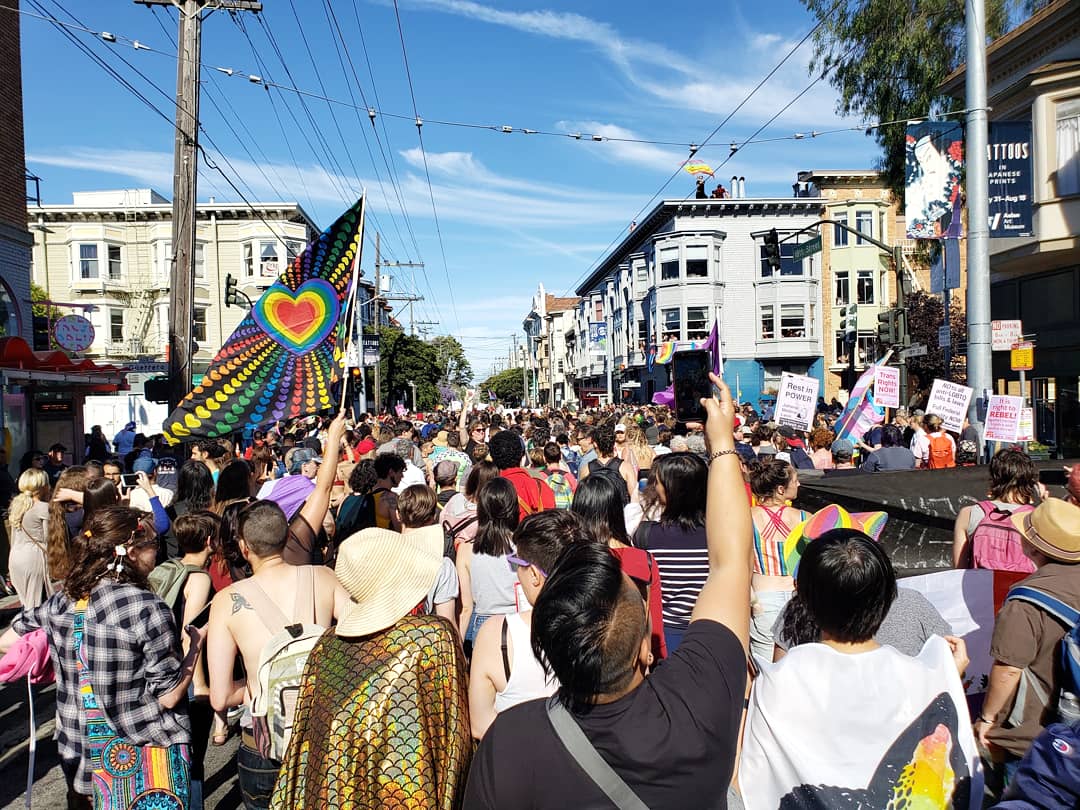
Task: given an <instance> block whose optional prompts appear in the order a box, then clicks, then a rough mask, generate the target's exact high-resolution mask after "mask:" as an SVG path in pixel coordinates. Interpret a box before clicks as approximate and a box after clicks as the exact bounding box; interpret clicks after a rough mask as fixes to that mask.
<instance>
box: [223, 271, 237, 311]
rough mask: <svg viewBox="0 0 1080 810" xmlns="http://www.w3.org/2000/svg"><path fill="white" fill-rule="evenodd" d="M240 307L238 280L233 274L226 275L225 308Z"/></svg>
mask: <svg viewBox="0 0 1080 810" xmlns="http://www.w3.org/2000/svg"><path fill="white" fill-rule="evenodd" d="M234 305H235V306H240V297H239V296H238V295H237V292H236V279H235V278H233V274H232V273H226V274H225V306H227V307H231V306H234Z"/></svg>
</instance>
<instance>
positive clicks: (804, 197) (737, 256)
mask: <svg viewBox="0 0 1080 810" xmlns="http://www.w3.org/2000/svg"><path fill="white" fill-rule="evenodd" d="M792 189H793V194H792V196H791V197H778V198H773V197H770V198H748V197H745V196H736V197H733V198H723V199H712V198H710V199H705V200H700V199H686V200H667V201H664V202H662V203H660V204H658V205H657V206H656V207H655V208H654V209H653V210H652V211H650V212H649V214H648V215H647V216H646V217H645V218H644V219H643V220H642V221H641V222H640V224H638V225H636V226H635V227H634V228H633V229H632V230H631V231H629V232H628V233H627V234H626V236H625V237H624V238H623V240H622V242H621V243H620V244H619V245H618V246H617V247H616V248H615V249H614V250H613V251H612V252H611V253H609V254H608V255H607V256H606V257H605V258H604V260H603V261H602V262H601V263H600V264H599V265H598V266H597V268H596V270H595V271H594V272H593V273H592V274H591V275H590V277H589V278H588V279H587V280H586V281H585V282H584V283H583V284H582V285H581V286H580V287H578V289H577V293H578V295H579V301H578V302H577V304H576V306H575V307H574V309H573V313H572V314H573V317H572V318H567V319H566V331H565V346H566V355H565V357H564V358H560V357H559V356H558V354H555V355H554V359H553V360H549V361H548V363H549V364H550V363H552V362H554V364H555V365H556V366H558V364H559V362H560V361H562V364H563V368H564V369H565V370H566V378H567V386H568V387H567V391H568V394H567V398H568V399H571V398H572V399H576V400H578V401H580V402H581V403H583V404H586V405H587V404H594V403H597V402H604V401H607V393H608V387H607V386H608V381H607V371H608V365H609V364H610V368H611V378H612V382H611V384H612V389H613V390H614V398H615V400H616V401H621V402H638V403H644V402H648V401H650V400H651V399H652V396H653V394H654V393H655V392H656V391H658V390H662V389H663V388H665V387H667V385H668V382H669V380H668V373H667V368H666V366H664V365H661V364H660V363H659V362H657V359H656V356H657V351H658V349H659V348H660V347H663V346H664V344H667V343H674V344H675V346H676V347H677V348H681V347H685V346H688V345H690V344H691V343H692V342H700V341H704V340H706V339H707V338H708V336H709V332H710V330H711V328H712V326H713V323H714V322H716V323H717V324H718V333H719V336H720V340H721V351H722V355H723V359H724V371H725V377H726V378H727V380H728V382H729V383H731V384H732V387H733V389H734V390H735V391H736V393H737V394H738V395H739V397H740V399H741V400H742V401H748V402H751V403H753V404H754V405H755V406H758V405H761V404H765V403H768V402H769V401H771V400H772V398H773V397H774V396H775V394H776V391H777V388H778V386H779V383H780V375H781V373H782V372H784V371H790V372H794V373H798V374H808V375H810V376H813V377H816V378H817V379H818V380H819V381H820V384H821V387H820V391H821V394H822V395H823V396H825V397H827V398H831V397H833V396H837V395H838V394H840V391H841V388H842V380H843V374H844V371H845V369H846V368H847V364H848V352H849V350H848V347H847V346H846V344H845V343H844V340H843V335H842V333H841V331H840V320H841V315H840V313H841V309H842V308H843V307H845V306H847V305H849V304H851V303H856V304H857V305H858V340H857V343H856V346H855V351H856V358H855V359H856V368H857V369H861V368H864V367H865V366H866V365H867V364H868V363H871V362H873V361H874V360H876V359H877V358H878V356H879V354H880V347H879V346H878V344H877V326H878V320H877V315H878V314H879V313H880V312H881V311H883V310H884V309H886V308H888V307H891V306H894V305H895V301H896V294H895V289H896V278H895V273H894V271H893V268H892V257H891V255H888V254H886V253H884V252H883V251H881V250H880V248H878V247H876V246H874V245H872V244H870V243H869V242H867V241H865V240H864V239H862V237H861V235H862V234H865V235H867V236H871V237H874V238H876V239H878V240H880V241H882V242H885V243H887V244H895V243H896V242H897V240H900V241H903V237H904V220H903V218H902V216H901V215H900V214H899V211H898V206H897V204H896V203H895V202H894V201H893V200H892V198H891V195H890V193H889V192H888V190H887V189H886V188H885V185H884V183H883V181H882V179H881V177H880V175H879V174H878V173H877V172H874V171H870V170H830V171H807V172H801V173H800V174H799V176H798V179H797V181H796V182H795V183H794V184H793V186H792ZM821 220H833V221H839V222H843V223H844V224H846V225H848V226H849V227H850V228H852V229H854V230H856V231H858V232H859V233H857V234H852V233H850V232H848V231H845V230H843V229H841V228H837V227H835V226H834V227H830V226H829V225H828V223H824V224H822V225H820V226H818V227H813V226H814V225H815V223H819V222H820V221H821ZM772 228H776V230H777V233H778V235H779V238H780V252H781V261H780V268H779V269H778V270H776V271H774V270H773V269H772V268H771V267H770V266H769V263H768V262H767V261H766V259H765V252H764V236H765V234H766V233H768V232H769V230H771V229H772ZM818 234H820V235H821V240H820V243H819V244H820V247H815V245H814V244H813V243H814V240H815V237H817V236H818ZM808 243H810V244H808ZM797 246H801V248H799V249H798V250H797ZM904 246H905V253H908V254H910V253H911V252H912V251H913V247H914V246H913V243H910V242H904ZM796 255H799V258H798V259H797V258H796ZM917 269H918V268H917V267H916V268H913V267H912V266H911V265H909V264H908V263H907V261H905V272H906V273H907V274H908V282H909V285H910V288H912V289H920V288H925V286H926V284H927V281H928V275H927V274H926V271H925V270H922V271H919V272H916V271H917ZM533 309H534V311H535V309H536V299H534V302H533ZM538 322H539V319H538V318H537V317H536V315H535V312H534V313H530V316H529V317H528V318H526V321H525V326H526V333H527V334H538V332H536V328H535V327H533V326H531V324H534V323H538ZM597 324H604V325H605V327H606V333H607V342H606V343H599V342H597V341H596V340H594V339H592V338H594V337H595V335H596V329H595V326H596V325H597ZM571 391H572V393H571Z"/></svg>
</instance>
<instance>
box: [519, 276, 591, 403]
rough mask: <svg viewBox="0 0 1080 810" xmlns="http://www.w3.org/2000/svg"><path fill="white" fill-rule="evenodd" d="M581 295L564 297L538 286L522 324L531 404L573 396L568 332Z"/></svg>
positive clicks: (560, 400)
mask: <svg viewBox="0 0 1080 810" xmlns="http://www.w3.org/2000/svg"><path fill="white" fill-rule="evenodd" d="M577 304H578V299H577V298H572V297H570V298H560V297H558V296H555V295H552V294H551V293H549V292H547V291H546V290H545V289H544V285H543V284H540V285H539V286H538V287H537V290H536V294H535V295H533V298H532V305H531V307H530V309H529V314H528V315H526V316H525V320H524V322H523V323H522V326H523V327H524V330H525V367H526V368H527V369H529V371H530V372H531V373H530V374H529V376H528V380H529V386H530V388H529V390H528V391H527V392H526V400H527V402H528V404H530V405H533V406H541V405H554V406H556V407H558V406H561V405H562V404H563V403H564V402H566V400H567V399H572V398H573V389H572V387H571V386H570V385H569V384H568V379H569V378H568V376H567V371H568V369H567V343H566V341H567V332H568V331H569V330H571V329H572V326H573V321H574V310H575V308H576V307H577Z"/></svg>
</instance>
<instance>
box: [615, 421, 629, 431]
mask: <svg viewBox="0 0 1080 810" xmlns="http://www.w3.org/2000/svg"><path fill="white" fill-rule="evenodd" d="M615 432H616V433H626V425H624V424H622V423H621V422H620V423H619V424H617V425H616V426H615Z"/></svg>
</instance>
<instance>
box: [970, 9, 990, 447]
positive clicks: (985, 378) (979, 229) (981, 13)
mask: <svg viewBox="0 0 1080 810" xmlns="http://www.w3.org/2000/svg"><path fill="white" fill-rule="evenodd" d="M966 5H967V14H966V22H967V66H966V70H965V74H964V77H965V81H966V96H967V102H966V103H967V109H968V113H967V131H966V141H967V146H966V149H965V151H966V152H967V155H968V161H967V167H966V177H967V180H966V183H967V189H966V191H967V206H968V223H967V237H968V249H967V261H968V277H967V333H968V353H967V383H968V385H969V386H970V387H971V388H973V389H974V391H975V392H974V396H972V399H971V404H970V406H969V408H968V414H969V419H970V420H971V423H972V424H973V425H976V426H977V427H979V428H980V429H981V420H980V419H979V418H978V415H979V411H980V406H981V407H982V408H983V409H985V406H986V403H985V400H984V396H985V393H986V392H987V391H988V390H989V389H990V388H991V387H992V386H993V364H992V355H991V353H990V222H989V202H988V179H987V176H986V142H987V131H986V130H987V127H986V7H985V3H984V0H966ZM980 432H981V430H980Z"/></svg>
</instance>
